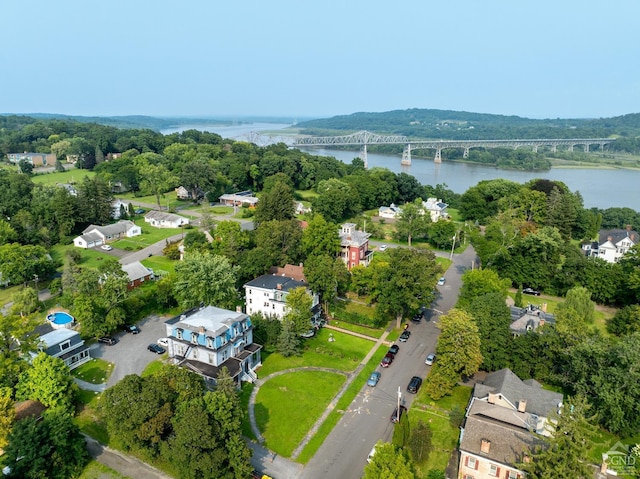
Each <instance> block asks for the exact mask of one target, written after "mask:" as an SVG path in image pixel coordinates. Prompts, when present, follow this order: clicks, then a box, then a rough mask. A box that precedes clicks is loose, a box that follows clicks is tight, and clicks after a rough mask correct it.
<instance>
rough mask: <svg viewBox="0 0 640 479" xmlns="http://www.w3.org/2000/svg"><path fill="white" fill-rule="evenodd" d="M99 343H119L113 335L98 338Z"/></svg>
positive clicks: (110, 344) (111, 344)
mask: <svg viewBox="0 0 640 479" xmlns="http://www.w3.org/2000/svg"><path fill="white" fill-rule="evenodd" d="M98 342H99V343H103V344H107V345H109V346H113V345H114V344H116V343H117V341H116V340H115V339H114V338H112V337H111V336H103V337H101V338H99V339H98Z"/></svg>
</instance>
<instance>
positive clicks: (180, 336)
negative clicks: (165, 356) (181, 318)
mask: <svg viewBox="0 0 640 479" xmlns="http://www.w3.org/2000/svg"><path fill="white" fill-rule="evenodd" d="M183 331H184V330H183V329H182V328H178V329H176V338H178V339H182V332H183Z"/></svg>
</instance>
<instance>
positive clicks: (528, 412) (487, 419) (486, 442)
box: [458, 369, 563, 479]
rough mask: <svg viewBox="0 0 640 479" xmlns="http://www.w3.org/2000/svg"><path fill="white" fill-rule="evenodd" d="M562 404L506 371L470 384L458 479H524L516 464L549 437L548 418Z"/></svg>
mask: <svg viewBox="0 0 640 479" xmlns="http://www.w3.org/2000/svg"><path fill="white" fill-rule="evenodd" d="M562 401H563V396H562V394H561V393H557V392H553V391H547V390H546V389H543V388H542V385H541V384H540V383H538V382H537V381H536V380H534V379H527V380H526V381H522V380H521V379H520V378H519V377H518V376H516V375H515V374H514V373H513V372H512V371H511V370H510V369H501V370H500V371H496V372H493V373H490V374H488V375H487V376H486V378H485V379H484V380H483V381H482V382H479V383H476V384H475V386H474V388H473V393H472V395H471V399H470V401H469V405H468V406H467V410H466V413H465V418H464V422H463V425H462V427H461V428H460V446H459V450H460V463H459V467H458V479H490V478H496V477H500V478H506V479H518V478H523V477H525V474H524V473H523V472H522V471H521V470H520V469H518V464H519V463H520V462H521V461H523V460H524V457H525V456H527V454H529V453H530V452H531V451H532V450H533V449H534V448H536V447H537V446H540V445H542V444H543V442H542V438H541V436H549V435H550V434H551V432H550V428H549V427H548V424H549V416H550V414H552V413H558V412H560V410H561V408H562Z"/></svg>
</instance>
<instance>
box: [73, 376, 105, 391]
mask: <svg viewBox="0 0 640 479" xmlns="http://www.w3.org/2000/svg"><path fill="white" fill-rule="evenodd" d="M73 381H74V382H75V383H76V384H77V385H78V387H79V388H80V389H84V390H85V391H93V392H96V393H101V392H103V391H104V390H105V389H107V383H100V384H93V383H88V382H87V381H83V380H82V379H78V378H73Z"/></svg>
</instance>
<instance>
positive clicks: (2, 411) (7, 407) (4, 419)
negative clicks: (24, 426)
mask: <svg viewBox="0 0 640 479" xmlns="http://www.w3.org/2000/svg"><path fill="white" fill-rule="evenodd" d="M12 394H13V391H12V390H11V388H9V387H6V386H5V387H0V449H2V450H4V448H5V447H7V444H8V443H9V433H10V432H11V428H12V427H13V422H14V421H15V418H16V408H15V406H14V403H13V398H12Z"/></svg>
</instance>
